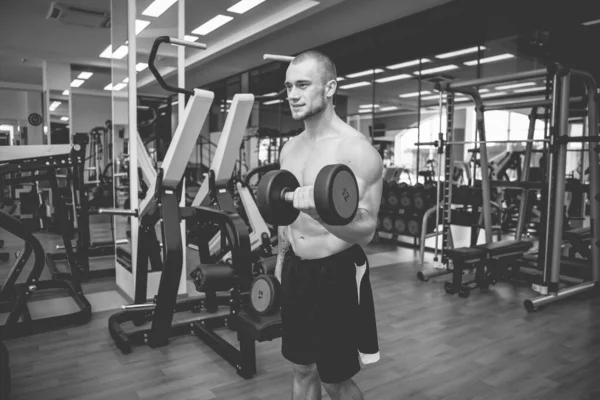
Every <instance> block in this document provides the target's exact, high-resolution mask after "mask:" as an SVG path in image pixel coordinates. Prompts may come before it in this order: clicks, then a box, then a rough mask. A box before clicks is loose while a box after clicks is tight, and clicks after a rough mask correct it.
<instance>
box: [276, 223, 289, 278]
mask: <svg viewBox="0 0 600 400" xmlns="http://www.w3.org/2000/svg"><path fill="white" fill-rule="evenodd" d="M277 230H278V231H279V235H278V236H279V237H278V240H277V247H278V249H277V263H276V264H275V269H276V270H277V269H279V270H281V267H282V266H283V259H284V258H285V253H287V251H288V250H289V248H290V241H289V239H288V237H287V227H285V226H280V227H279V228H278V229H277Z"/></svg>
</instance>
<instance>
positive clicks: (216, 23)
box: [192, 14, 233, 36]
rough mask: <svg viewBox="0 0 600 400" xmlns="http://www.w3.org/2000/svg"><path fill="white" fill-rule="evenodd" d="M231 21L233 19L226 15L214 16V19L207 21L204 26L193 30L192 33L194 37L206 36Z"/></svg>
mask: <svg viewBox="0 0 600 400" xmlns="http://www.w3.org/2000/svg"><path fill="white" fill-rule="evenodd" d="M232 19H233V17H230V16H228V15H221V14H219V15H217V16H215V17H214V18H212V19H210V20H208V21H207V22H205V23H204V24H202V25H200V26H199V27H197V28H196V29H194V30H193V31H192V33H193V34H195V35H202V36H204V35H208V34H209V33H211V32H212V31H214V30H215V29H218V28H220V27H222V26H223V25H225V24H226V23H228V22H229V21H231V20H232Z"/></svg>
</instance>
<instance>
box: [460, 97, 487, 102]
mask: <svg viewBox="0 0 600 400" xmlns="http://www.w3.org/2000/svg"><path fill="white" fill-rule="evenodd" d="M481 97H483V96H481ZM469 100H471V98H470V97H455V98H454V102H455V103H458V102H461V101H469Z"/></svg>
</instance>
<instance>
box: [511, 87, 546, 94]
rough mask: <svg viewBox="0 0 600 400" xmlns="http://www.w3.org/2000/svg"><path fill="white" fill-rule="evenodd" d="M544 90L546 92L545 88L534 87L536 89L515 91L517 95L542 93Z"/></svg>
mask: <svg viewBox="0 0 600 400" xmlns="http://www.w3.org/2000/svg"><path fill="white" fill-rule="evenodd" d="M543 90H546V88H545V87H534V88H527V89H519V90H515V91H514V92H515V93H528V92H541V91H543Z"/></svg>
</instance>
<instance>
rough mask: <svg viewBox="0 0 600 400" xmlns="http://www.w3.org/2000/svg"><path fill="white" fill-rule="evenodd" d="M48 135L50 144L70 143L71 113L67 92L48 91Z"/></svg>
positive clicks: (66, 90)
mask: <svg viewBox="0 0 600 400" xmlns="http://www.w3.org/2000/svg"><path fill="white" fill-rule="evenodd" d="M48 100H49V101H48V125H47V126H48V135H49V136H50V143H51V144H69V143H70V137H69V136H70V133H69V132H70V123H71V113H70V106H69V91H68V89H65V90H63V91H60V90H50V92H49V96H48Z"/></svg>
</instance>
